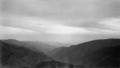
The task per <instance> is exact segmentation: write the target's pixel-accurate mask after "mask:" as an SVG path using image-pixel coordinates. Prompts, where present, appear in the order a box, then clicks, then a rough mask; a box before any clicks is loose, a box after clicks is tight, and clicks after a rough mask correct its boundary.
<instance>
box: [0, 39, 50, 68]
mask: <svg viewBox="0 0 120 68" xmlns="http://www.w3.org/2000/svg"><path fill="white" fill-rule="evenodd" d="M0 47H1V64H2V65H7V66H11V67H14V66H15V67H17V66H18V67H21V66H23V67H24V65H25V66H27V67H31V66H34V65H35V64H37V63H38V62H42V61H47V60H51V59H50V58H48V57H47V56H46V55H44V54H43V53H42V52H35V51H32V50H30V49H28V48H25V47H21V46H17V45H13V44H8V43H6V42H5V41H0Z"/></svg>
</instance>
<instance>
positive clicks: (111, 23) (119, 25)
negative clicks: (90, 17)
mask: <svg viewBox="0 0 120 68" xmlns="http://www.w3.org/2000/svg"><path fill="white" fill-rule="evenodd" d="M99 23H100V24H102V25H104V27H106V28H108V29H110V30H113V31H118V32H120V31H119V30H120V18H107V19H104V20H102V21H100V22H99Z"/></svg>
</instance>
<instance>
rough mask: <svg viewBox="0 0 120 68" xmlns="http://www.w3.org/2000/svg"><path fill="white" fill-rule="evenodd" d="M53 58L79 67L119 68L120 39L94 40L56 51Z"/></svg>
mask: <svg viewBox="0 0 120 68" xmlns="http://www.w3.org/2000/svg"><path fill="white" fill-rule="evenodd" d="M54 51H56V52H54V53H53V54H52V57H54V58H55V59H56V60H59V61H62V62H68V63H72V64H78V65H89V66H98V67H100V66H103V67H104V66H105V67H108V68H109V67H112V68H115V67H117V68H118V67H119V64H120V62H119V60H120V39H104V40H94V41H89V42H86V43H82V44H78V45H75V46H71V47H63V48H60V49H56V50H54Z"/></svg>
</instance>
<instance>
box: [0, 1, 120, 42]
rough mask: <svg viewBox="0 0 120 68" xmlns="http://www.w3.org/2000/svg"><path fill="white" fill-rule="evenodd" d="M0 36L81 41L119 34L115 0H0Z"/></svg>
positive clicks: (119, 5)
mask: <svg viewBox="0 0 120 68" xmlns="http://www.w3.org/2000/svg"><path fill="white" fill-rule="evenodd" d="M0 3H1V4H0V12H1V13H0V38H1V39H3V38H14V39H19V40H40V41H50V42H56V41H57V42H61V43H70V42H72V43H73V42H76V43H80V42H84V41H88V40H93V39H99V38H116V37H117V38H119V37H120V1H119V0H0Z"/></svg>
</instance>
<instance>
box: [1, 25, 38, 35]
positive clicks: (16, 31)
mask: <svg viewBox="0 0 120 68" xmlns="http://www.w3.org/2000/svg"><path fill="white" fill-rule="evenodd" d="M35 33H37V32H35V31H32V30H28V29H23V28H16V27H10V26H2V25H0V34H35Z"/></svg>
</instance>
